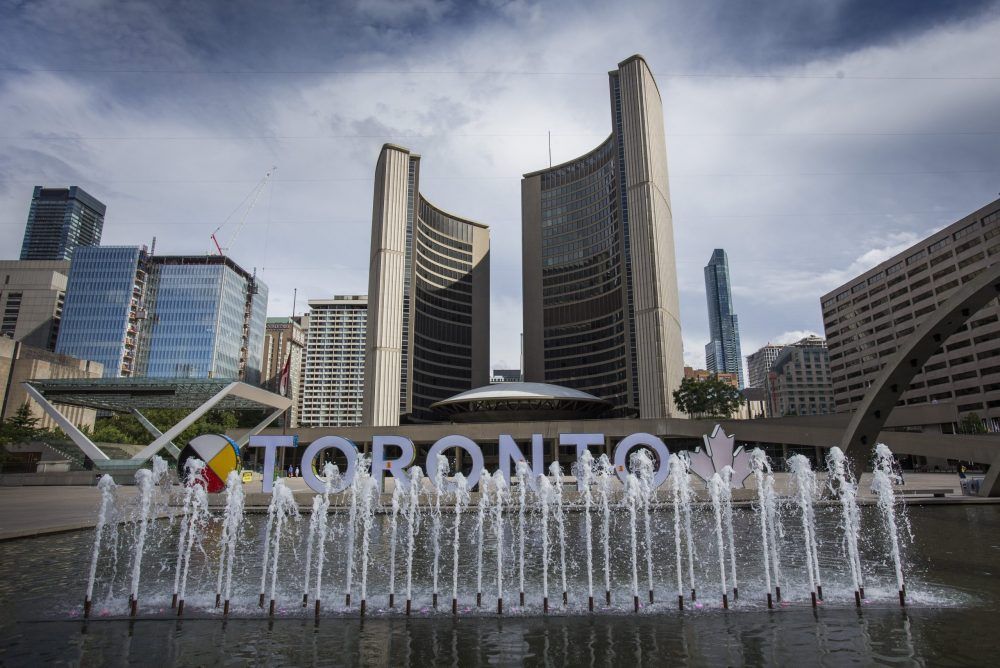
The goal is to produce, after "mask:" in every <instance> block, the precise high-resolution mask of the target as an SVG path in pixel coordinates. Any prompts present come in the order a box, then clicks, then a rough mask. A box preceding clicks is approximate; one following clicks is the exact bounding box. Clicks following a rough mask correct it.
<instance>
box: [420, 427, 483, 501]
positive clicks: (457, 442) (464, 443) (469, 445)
mask: <svg viewBox="0 0 1000 668" xmlns="http://www.w3.org/2000/svg"><path fill="white" fill-rule="evenodd" d="M449 448H461V449H462V450H465V451H466V452H468V453H469V455H470V456H471V457H472V470H471V471H470V472H469V477H468V478H466V480H468V482H469V485H468V487H469V489H475V487H476V485H478V484H479V476H480V475H482V472H483V451H482V449H481V448H480V447H479V445H478V444H477V443H476V442H475V441H473V440H472V439H471V438H468V437H467V436H458V435H454V434H453V435H451V436H444V437H442V438H439V439H438V440H437V442H436V443H434V445H432V446H431V448H430V450H428V451H427V460H426V461H425V462H424V464H425V465H426V468H425V469H424V472H425V473H426V474H427V477H428V478H430V480H431V482H432V483H434V486H435V487H437V488H439V489H441V490H442V491H443V490H444V487H442V485H443V484H444V481H439V480H438V479H437V466H436V465H435V464H436V462H437V456H438V455H440V454H441V453H443V452H444V451H445V450H448V449H449Z"/></svg>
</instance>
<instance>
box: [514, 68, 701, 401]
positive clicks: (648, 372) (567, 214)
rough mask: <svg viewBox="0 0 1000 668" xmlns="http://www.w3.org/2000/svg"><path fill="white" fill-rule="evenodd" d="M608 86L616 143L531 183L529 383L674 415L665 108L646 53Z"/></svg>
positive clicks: (526, 259)
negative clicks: (646, 58) (572, 389)
mask: <svg viewBox="0 0 1000 668" xmlns="http://www.w3.org/2000/svg"><path fill="white" fill-rule="evenodd" d="M608 84H609V92H610V102H611V118H612V132H611V134H610V135H609V136H608V138H607V139H606V140H605V141H604V142H603V143H601V144H600V145H599V146H597V147H596V148H594V149H593V150H591V151H590V152H589V153H587V154H585V155H583V156H581V157H579V158H576V159H574V160H570V161H569V162H566V163H563V164H560V165H556V166H554V167H549V168H548V169H543V170H540V171H537V172H532V173H529V174H525V175H524V178H523V180H522V182H521V211H522V214H521V215H522V236H521V240H522V258H523V262H522V271H523V276H522V286H523V290H524V300H523V304H524V379H525V380H526V381H529V382H545V383H554V384H557V385H565V386H567V387H572V388H574V389H578V390H582V391H584V392H588V393H590V394H593V395H595V396H597V397H600V398H602V399H605V400H608V401H610V402H612V403H613V404H614V406H615V411H616V413H617V414H618V415H636V414H638V415H640V416H641V417H670V416H672V415H675V414H676V409H675V408H674V405H673V397H672V393H673V390H674V389H676V388H677V387H679V385H680V382H681V379H682V378H683V375H684V361H683V354H682V347H681V330H680V317H679V312H680V307H679V298H678V292H677V276H676V261H675V258H674V240H673V222H672V218H671V212H670V194H669V185H668V181H667V155H666V143H665V139H664V131H663V107H662V103H661V100H660V94H659V90H658V88H657V86H656V81H655V79H654V78H653V74H652V72H651V71H650V69H649V66H648V65H647V64H646V61H645V60H644V59H643V58H642V57H641V56H632V57H631V58H629V59H627V60H625V61H623V62H622V63H620V64H619V65H618V69H616V70H613V71H611V72H609V73H608Z"/></svg>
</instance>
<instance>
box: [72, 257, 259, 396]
mask: <svg viewBox="0 0 1000 668" xmlns="http://www.w3.org/2000/svg"><path fill="white" fill-rule="evenodd" d="M266 309H267V286H265V285H264V284H263V283H262V282H260V281H259V280H257V279H256V277H255V276H253V275H251V274H249V273H248V272H247V271H245V270H244V269H242V268H241V267H240V266H239V265H237V264H236V263H234V262H233V261H232V260H230V259H229V258H227V257H222V256H215V255H208V256H150V255H148V254H147V253H146V251H145V249H144V248H139V247H125V248H121V247H118V248H116V247H107V246H105V247H97V248H88V249H81V251H80V253H79V257H78V258H77V259H75V260H74V261H73V263H72V265H71V268H70V277H69V283H68V286H67V290H66V306H65V308H64V311H63V322H62V325H61V327H60V332H59V341H58V343H57V351H58V352H63V353H65V354H68V355H74V356H79V355H87V354H89V355H91V357H87V358H86V359H94V360H97V361H100V362H102V363H104V365H105V376H108V377H114V376H148V377H156V378H233V379H239V380H243V381H246V382H248V383H253V384H258V383H259V382H260V369H261V356H262V353H263V346H264V322H265V318H266Z"/></svg>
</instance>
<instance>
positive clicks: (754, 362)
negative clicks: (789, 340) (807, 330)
mask: <svg viewBox="0 0 1000 668" xmlns="http://www.w3.org/2000/svg"><path fill="white" fill-rule="evenodd" d="M784 349H785V346H776V345H772V344H770V343H768V344H767V345H766V346H764V347H763V348H761V349H760V350H758V351H757V352H755V353H750V354H749V355H747V387H765V386H766V385H767V374H768V372H769V371H770V370H771V365H773V364H774V361H775V360H776V359H778V354H779V353H780V352H781V351H782V350H784Z"/></svg>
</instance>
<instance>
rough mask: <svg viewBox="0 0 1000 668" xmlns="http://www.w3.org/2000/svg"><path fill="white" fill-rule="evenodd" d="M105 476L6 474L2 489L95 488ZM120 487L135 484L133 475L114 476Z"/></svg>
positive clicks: (85, 473) (0, 478)
mask: <svg viewBox="0 0 1000 668" xmlns="http://www.w3.org/2000/svg"><path fill="white" fill-rule="evenodd" d="M102 475H104V474H103V473H101V472H99V471H69V472H51V473H4V474H0V487H44V486H55V487H58V486H73V487H93V486H95V485H97V481H98V479H99V478H100V477H101V476H102ZM111 477H112V478H114V481H115V483H117V484H119V485H129V484H134V483H135V480H134V476H133V475H132V474H112V475H111Z"/></svg>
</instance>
